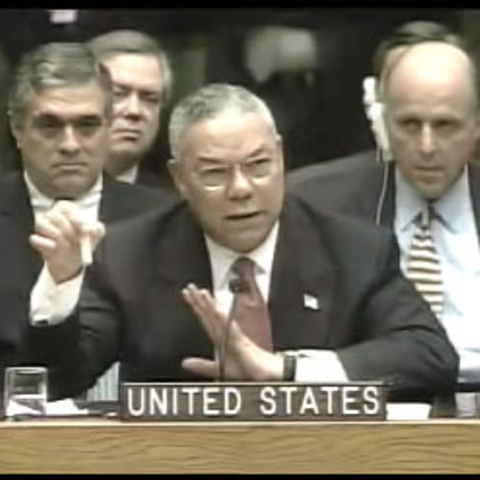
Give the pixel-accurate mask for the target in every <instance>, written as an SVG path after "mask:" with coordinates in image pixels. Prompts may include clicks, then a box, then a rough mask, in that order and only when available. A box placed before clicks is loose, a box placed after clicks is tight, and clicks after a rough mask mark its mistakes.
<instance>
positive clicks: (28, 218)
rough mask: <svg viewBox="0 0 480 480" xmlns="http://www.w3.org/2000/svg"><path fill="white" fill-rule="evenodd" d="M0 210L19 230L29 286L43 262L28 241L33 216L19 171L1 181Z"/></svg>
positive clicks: (31, 229)
mask: <svg viewBox="0 0 480 480" xmlns="http://www.w3.org/2000/svg"><path fill="white" fill-rule="evenodd" d="M0 212H1V213H2V214H3V215H5V216H7V217H9V218H10V219H11V220H12V222H13V223H14V225H15V226H16V227H17V228H18V230H19V232H20V236H19V241H20V242H21V245H20V249H21V250H22V251H23V255H24V256H25V258H26V259H27V260H26V262H25V265H26V266H27V270H26V271H25V278H26V282H27V285H28V287H30V286H31V285H32V284H33V282H34V280H35V279H36V277H37V275H38V273H39V272H40V270H41V267H42V264H43V262H42V259H41V257H40V255H39V254H38V253H37V252H36V251H35V250H34V249H33V248H32V247H31V246H30V244H29V241H28V238H29V236H30V235H31V234H32V233H33V230H34V217H33V210H32V206H31V203H30V197H29V195H28V190H27V185H26V184H25V180H24V178H23V175H22V173H21V172H15V173H13V174H10V175H7V176H6V177H5V178H4V179H3V180H2V181H1V183H0Z"/></svg>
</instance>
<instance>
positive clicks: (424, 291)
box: [406, 207, 443, 318]
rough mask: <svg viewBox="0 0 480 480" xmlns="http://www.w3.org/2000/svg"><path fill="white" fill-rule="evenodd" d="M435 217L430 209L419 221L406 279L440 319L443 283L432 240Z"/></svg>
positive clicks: (438, 259) (411, 248)
mask: <svg viewBox="0 0 480 480" xmlns="http://www.w3.org/2000/svg"><path fill="white" fill-rule="evenodd" d="M433 216H434V212H433V209H432V208H431V207H429V208H428V209H427V210H425V211H423V212H422V213H421V214H420V215H419V218H418V219H417V222H416V223H417V229H416V231H415V234H414V236H413V239H412V243H411V245H410V251H409V255H408V260H407V272H406V277H407V278H408V279H409V280H410V281H411V282H412V283H413V284H414V285H415V288H416V289H417V291H418V292H419V293H420V294H421V295H422V297H423V298H424V299H425V300H426V301H427V303H428V304H429V305H430V308H431V309H432V311H433V312H434V313H435V315H437V317H438V318H440V317H441V315H442V311H443V281H442V268H441V263H440V257H439V256H438V253H437V250H436V248H435V244H434V241H433V238H432V230H431V221H432V218H433Z"/></svg>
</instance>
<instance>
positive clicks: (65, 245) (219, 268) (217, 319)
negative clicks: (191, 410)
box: [29, 84, 457, 396]
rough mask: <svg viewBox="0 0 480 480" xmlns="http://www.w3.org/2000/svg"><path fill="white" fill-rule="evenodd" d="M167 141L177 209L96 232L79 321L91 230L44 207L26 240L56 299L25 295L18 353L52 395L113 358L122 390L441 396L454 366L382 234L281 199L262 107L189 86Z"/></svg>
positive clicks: (277, 161) (276, 151)
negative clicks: (231, 384) (179, 386)
mask: <svg viewBox="0 0 480 480" xmlns="http://www.w3.org/2000/svg"><path fill="white" fill-rule="evenodd" d="M169 138H170V145H171V151H172V155H173V159H172V160H171V161H170V163H169V165H170V169H171V172H172V174H173V177H174V180H175V184H176V186H177V188H178V191H179V193H180V195H181V196H182V198H183V199H184V200H185V201H183V202H180V203H178V204H176V205H175V206H174V207H173V208H171V209H170V210H168V211H167V212H165V211H162V212H156V213H153V212H152V214H151V215H149V216H145V217H143V218H138V219H135V220H134V221H132V222H128V223H125V224H123V225H122V226H119V227H118V229H112V230H111V231H110V232H109V233H108V234H107V236H106V238H105V240H104V242H103V244H102V246H101V248H100V250H99V255H98V259H97V260H98V263H97V264H95V265H94V266H93V269H91V270H89V271H88V272H87V274H86V278H85V288H84V290H83V291H82V298H81V301H80V305H79V306H80V312H78V309H76V308H75V306H76V304H77V301H78V295H79V291H80V288H81V285H82V275H81V274H80V275H78V272H79V271H80V270H81V266H80V256H79V242H78V238H79V237H81V235H82V234H84V233H85V228H86V227H89V228H90V232H91V233H92V234H94V235H95V236H97V234H98V233H99V232H100V230H101V226H100V225H98V224H95V223H94V224H90V226H88V225H85V224H84V223H82V222H81V221H80V220H79V219H78V218H76V217H75V215H70V214H71V213H74V212H71V211H60V209H57V211H56V212H55V216H53V215H52V217H50V218H47V219H46V221H47V222H46V224H45V225H44V228H42V229H41V230H39V231H37V234H36V235H35V238H34V239H33V238H32V241H34V244H35V246H36V247H37V249H39V250H40V251H41V253H42V255H43V256H44V258H45V259H46V262H47V266H48V272H49V274H50V276H51V277H52V279H50V282H51V287H52V290H51V292H50V296H51V297H52V298H55V299H56V300H57V302H58V301H60V299H61V300H62V301H61V305H53V304H52V305H50V304H49V303H48V302H47V304H45V303H43V302H42V299H41V296H36V298H35V299H33V300H32V308H31V312H32V318H31V322H32V329H31V332H30V333H31V337H30V339H31V343H30V351H29V353H30V355H31V356H32V358H35V359H36V361H41V362H42V363H43V362H45V363H46V364H47V365H48V366H49V367H50V371H51V372H52V375H51V377H50V380H51V393H52V395H53V396H65V395H67V396H68V395H72V394H75V393H76V392H78V391H79V390H82V389H83V388H85V387H88V386H89V385H91V384H92V383H93V382H94V381H95V379H96V378H97V376H99V375H100V374H101V373H102V372H103V371H104V370H105V369H106V368H108V367H109V365H110V364H111V363H112V362H115V361H116V360H120V362H121V366H122V368H121V377H122V379H123V380H126V381H186V380H193V379H198V378H203V377H205V376H206V377H208V378H220V379H224V378H229V379H235V380H265V381H266V380H282V379H283V380H299V381H315V382H316V381H318V382H322V381H324V382H329V381H330V382H344V381H348V380H384V381H387V382H390V383H392V390H393V392H394V393H400V392H401V393H402V394H406V393H407V392H408V393H409V394H410V395H413V392H415V394H418V393H419V391H421V392H422V393H427V392H428V393H429V394H431V393H433V392H439V391H443V390H444V389H446V390H448V389H449V388H450V387H451V385H452V382H453V381H454V379H455V376H456V362H457V360H456V356H455V354H454V351H453V349H452V347H451V345H450V344H449V342H448V340H447V338H446V335H445V332H444V331H443V329H442V327H441V326H440V324H439V323H438V322H437V321H436V319H435V317H434V316H433V314H432V313H431V312H430V310H429V308H428V307H427V306H426V305H425V304H424V303H423V302H422V300H421V299H420V297H419V296H418V294H416V293H415V291H414V289H413V287H412V286H411V285H410V283H409V282H408V281H406V280H405V278H403V277H402V275H401V274H400V271H399V268H398V260H397V250H396V246H395V243H394V242H393V240H392V236H391V235H389V234H386V233H385V232H383V233H382V232H378V231H376V229H373V228H371V227H370V226H368V225H362V224H360V223H358V222H356V221H353V220H348V219H347V220H345V219H342V218H338V217H333V216H332V217H330V216H328V215H322V214H318V213H317V212H315V211H314V210H313V209H311V208H310V207H308V206H306V205H303V204H302V203H300V202H299V201H296V200H295V199H292V198H291V197H290V196H287V197H285V196H284V163H283V152H282V144H281V139H280V137H279V135H278V133H277V128H276V125H275V121H274V119H273V118H272V115H271V113H270V111H269V109H268V108H267V106H266V104H265V103H264V102H263V101H262V100H260V99H259V98H258V97H256V96H255V95H253V94H252V93H251V92H249V91H248V90H246V89H244V88H242V87H237V86H231V85H225V84H212V85H207V86H205V87H202V88H200V89H199V90H198V91H196V92H194V93H193V94H191V95H189V96H188V97H187V98H185V99H184V100H183V101H181V102H180V103H179V104H178V105H177V107H176V108H175V110H174V112H173V114H172V117H171V121H170V128H169ZM58 218H62V221H63V222H64V223H63V224H60V222H59V221H57V219H58ZM49 220H50V222H49ZM51 222H56V224H57V225H59V227H58V229H57V230H56V231H54V232H52V231H51V229H50V228H48V227H49V225H50V223H51ZM65 236H67V238H69V239H70V241H69V242H65V241H64V237H65ZM45 241H48V246H47V245H46V243H45ZM58 289H60V290H59V291H58V292H57V290H58ZM67 289H68V292H67ZM60 291H61V292H63V293H62V295H61V294H60ZM34 293H35V292H34ZM44 293H45V292H44ZM34 296H35V295H34ZM245 296H247V298H245ZM34 300H35V301H34ZM189 307H191V308H189ZM72 312H73V314H72ZM229 312H230V314H231V315H232V318H231V319H228V314H229ZM39 322H40V323H41V326H39V325H37V324H38V323H39ZM45 324H46V325H45ZM202 326H203V327H204V328H202Z"/></svg>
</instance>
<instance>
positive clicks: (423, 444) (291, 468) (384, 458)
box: [0, 420, 480, 473]
mask: <svg viewBox="0 0 480 480" xmlns="http://www.w3.org/2000/svg"><path fill="white" fill-rule="evenodd" d="M11 472H16V473H20V472H23V473H36V472H42V473H94V472H104V473H107V472H108V473H167V472H174V473H192V472H198V473H207V472H226V473H246V472H271V473H294V472H303V473H307V472H309V473H310V472H311V473H320V472H322V473H350V472H351V473H434V472H435V473H446V472H448V473H478V472H480V421H479V420H469V421H460V420H442V421H433V420H432V421H428V422H413V421H412V422H386V423H354V422H351V423H350V422H349V423H323V424H301V425H300V424H297V425H294V424H282V425H279V424H274V423H266V424H251V425H240V424H235V425H232V424H222V425H220V424H208V425H206V424H202V425H198V424H197V425H192V424H189V425H179V424H175V425H167V424H159V423H144V424H139V423H120V422H117V421H112V420H98V421H96V420H92V421H85V420H83V421H75V422H74V421H55V422H50V421H48V422H47V421H37V422H19V423H2V424H0V473H11Z"/></svg>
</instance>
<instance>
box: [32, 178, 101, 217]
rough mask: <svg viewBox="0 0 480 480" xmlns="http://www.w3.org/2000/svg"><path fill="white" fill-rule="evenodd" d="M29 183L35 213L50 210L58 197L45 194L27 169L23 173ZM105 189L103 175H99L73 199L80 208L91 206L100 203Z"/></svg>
mask: <svg viewBox="0 0 480 480" xmlns="http://www.w3.org/2000/svg"><path fill="white" fill-rule="evenodd" d="M23 175H24V178H25V183H26V185H27V190H28V194H29V196H30V202H31V205H32V208H33V211H34V212H35V213H39V212H42V213H43V212H46V211H47V210H49V209H50V208H51V207H52V206H53V204H54V203H55V201H56V199H52V198H50V197H47V196H46V195H44V194H43V193H42V192H41V191H40V190H39V189H38V188H37V187H36V186H35V184H34V183H33V181H32V179H31V178H30V176H29V175H28V173H27V172H26V171H24V173H23ZM102 189H103V175H99V176H98V178H97V180H96V182H95V183H94V185H93V187H92V188H90V190H88V191H87V192H85V193H84V194H83V195H81V196H80V197H78V198H76V199H74V200H73V202H74V203H75V204H77V205H78V206H79V207H80V208H84V207H89V206H91V205H96V204H99V203H100V197H101V193H102Z"/></svg>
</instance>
